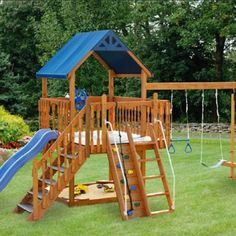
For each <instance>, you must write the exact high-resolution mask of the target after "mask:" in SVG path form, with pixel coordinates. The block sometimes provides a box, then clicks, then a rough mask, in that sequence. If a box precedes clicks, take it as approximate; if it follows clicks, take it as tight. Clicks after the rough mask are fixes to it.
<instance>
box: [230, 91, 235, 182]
mask: <svg viewBox="0 0 236 236" xmlns="http://www.w3.org/2000/svg"><path fill="white" fill-rule="evenodd" d="M234 96H235V95H234V93H232V95H231V163H234V134H235V133H234V129H235V97H234ZM234 177H235V176H234V167H233V166H231V168H230V178H232V179H233V178H234Z"/></svg>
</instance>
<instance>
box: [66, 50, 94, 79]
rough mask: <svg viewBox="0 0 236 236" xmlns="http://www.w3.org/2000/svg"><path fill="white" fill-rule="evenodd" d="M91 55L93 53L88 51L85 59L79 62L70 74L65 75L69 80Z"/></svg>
mask: <svg viewBox="0 0 236 236" xmlns="http://www.w3.org/2000/svg"><path fill="white" fill-rule="evenodd" d="M92 54H93V51H89V52H88V53H87V54H86V55H85V57H84V58H83V59H82V60H80V62H79V63H78V64H77V65H76V66H75V67H74V68H73V69H72V70H71V72H70V73H69V74H68V75H67V77H68V78H70V77H71V76H72V75H73V74H75V72H76V71H77V70H78V69H79V67H80V66H81V65H82V64H83V63H84V62H85V61H86V60H87V59H88V58H89V57H90V56H91V55H92Z"/></svg>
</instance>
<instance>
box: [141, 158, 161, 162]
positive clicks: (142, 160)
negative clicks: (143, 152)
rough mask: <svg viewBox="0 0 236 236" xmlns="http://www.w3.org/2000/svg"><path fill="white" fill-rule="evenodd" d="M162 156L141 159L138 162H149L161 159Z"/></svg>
mask: <svg viewBox="0 0 236 236" xmlns="http://www.w3.org/2000/svg"><path fill="white" fill-rule="evenodd" d="M160 160H161V159H160V158H155V157H154V158H146V159H139V160H138V162H147V161H160Z"/></svg>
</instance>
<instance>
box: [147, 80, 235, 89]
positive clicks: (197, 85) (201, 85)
mask: <svg viewBox="0 0 236 236" xmlns="http://www.w3.org/2000/svg"><path fill="white" fill-rule="evenodd" d="M146 89H147V90H203V89H204V90H208V89H209V90H210V89H236V82H173V83H146Z"/></svg>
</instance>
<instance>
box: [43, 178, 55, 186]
mask: <svg viewBox="0 0 236 236" xmlns="http://www.w3.org/2000/svg"><path fill="white" fill-rule="evenodd" d="M39 181H43V179H39ZM44 182H45V183H46V184H47V185H55V184H56V183H57V181H56V180H54V179H52V180H50V179H44Z"/></svg>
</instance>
